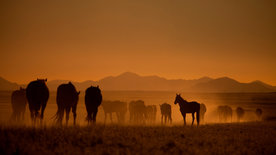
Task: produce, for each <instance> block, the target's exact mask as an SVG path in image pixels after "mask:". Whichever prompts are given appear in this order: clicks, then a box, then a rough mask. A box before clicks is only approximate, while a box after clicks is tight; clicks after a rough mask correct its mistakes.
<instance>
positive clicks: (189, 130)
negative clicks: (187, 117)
mask: <svg viewBox="0 0 276 155" xmlns="http://www.w3.org/2000/svg"><path fill="white" fill-rule="evenodd" d="M275 137H276V122H251V123H235V124H233V123H232V124H207V125H201V126H199V127H196V126H194V127H191V126H185V127H184V126H117V125H106V126H105V125H96V126H76V127H74V126H69V127H55V126H48V127H36V128H33V127H29V126H5V125H2V126H0V139H1V142H0V154H14V153H19V154H37V153H40V154H53V153H54V154H275V153H276V138H275Z"/></svg>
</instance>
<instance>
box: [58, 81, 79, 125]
mask: <svg viewBox="0 0 276 155" xmlns="http://www.w3.org/2000/svg"><path fill="white" fill-rule="evenodd" d="M79 94H80V92H77V91H76V88H75V86H74V85H73V84H72V83H71V82H69V83H68V84H61V85H60V86H59V87H58V88H57V98H56V101H57V106H58V110H57V113H56V119H57V122H58V123H59V124H60V125H61V124H62V119H63V115H64V111H65V112H66V125H67V124H68V120H69V113H70V110H71V108H72V113H73V117H74V125H75V124H76V117H77V113H76V110H77V104H78V100H79Z"/></svg>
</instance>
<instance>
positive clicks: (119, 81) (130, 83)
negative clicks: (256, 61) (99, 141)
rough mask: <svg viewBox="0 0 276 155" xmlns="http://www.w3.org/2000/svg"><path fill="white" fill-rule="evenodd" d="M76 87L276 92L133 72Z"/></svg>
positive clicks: (1, 84) (2, 86)
mask: <svg viewBox="0 0 276 155" xmlns="http://www.w3.org/2000/svg"><path fill="white" fill-rule="evenodd" d="M68 82H69V80H52V81H49V82H47V86H48V87H49V89H50V90H51V91H56V90H57V87H58V86H59V85H60V84H62V83H68ZM72 83H73V84H74V85H75V86H76V88H77V89H78V90H81V91H83V90H85V89H86V88H87V87H89V86H90V85H100V86H101V88H102V90H109V91H110V90H112V91H116V90H120V91H136V90H138V91H178V92H276V86H271V85H268V84H265V83H263V82H261V81H254V82H250V83H241V82H238V81H236V80H234V79H231V78H228V77H222V78H217V79H212V78H209V77H203V78H199V79H194V80H184V79H172V80H168V79H166V78H162V77H159V76H140V75H138V74H135V73H132V72H125V73H122V74H120V75H118V76H109V77H105V78H103V79H101V80H99V81H92V80H87V81H83V82H72ZM20 86H22V87H24V86H25V85H19V84H16V83H12V82H9V81H7V80H5V79H3V78H0V90H15V89H18V88H19V87H20Z"/></svg>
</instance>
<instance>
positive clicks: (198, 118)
mask: <svg viewBox="0 0 276 155" xmlns="http://www.w3.org/2000/svg"><path fill="white" fill-rule="evenodd" d="M199 115H200V113H199V112H196V121H197V126H198V125H199V122H200V116H199Z"/></svg>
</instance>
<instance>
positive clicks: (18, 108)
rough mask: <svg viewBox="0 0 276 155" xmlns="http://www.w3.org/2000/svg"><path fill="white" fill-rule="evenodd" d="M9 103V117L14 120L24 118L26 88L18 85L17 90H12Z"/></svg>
mask: <svg viewBox="0 0 276 155" xmlns="http://www.w3.org/2000/svg"><path fill="white" fill-rule="evenodd" d="M11 104H12V116H11V119H12V120H14V121H21V120H24V114H25V109H26V105H27V97H26V89H23V88H21V87H20V89H19V90H15V91H13V92H12V95H11Z"/></svg>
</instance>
